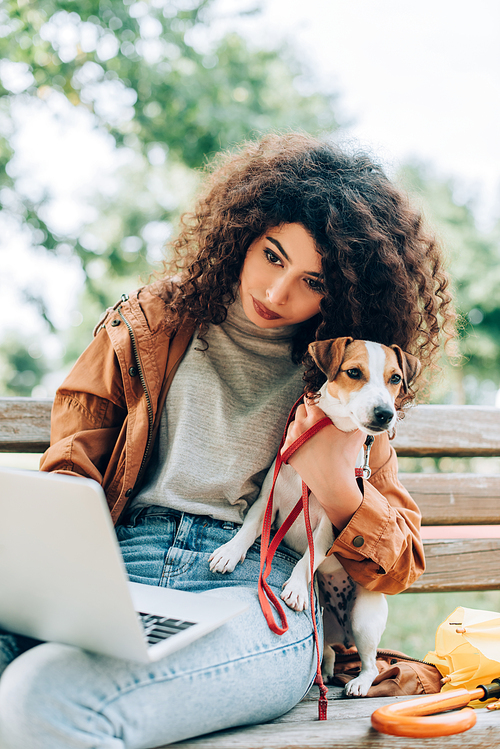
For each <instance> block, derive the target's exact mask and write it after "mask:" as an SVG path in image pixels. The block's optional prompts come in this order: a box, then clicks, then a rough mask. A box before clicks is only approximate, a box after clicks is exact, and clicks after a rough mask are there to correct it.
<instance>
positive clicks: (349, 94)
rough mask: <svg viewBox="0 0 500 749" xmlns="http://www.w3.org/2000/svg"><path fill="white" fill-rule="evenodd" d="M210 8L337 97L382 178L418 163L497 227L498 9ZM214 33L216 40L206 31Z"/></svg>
mask: <svg viewBox="0 0 500 749" xmlns="http://www.w3.org/2000/svg"><path fill="white" fill-rule="evenodd" d="M255 2H256V0H239V1H238V2H235V0H218V2H217V4H216V8H217V12H218V13H219V14H221V15H224V14H226V16H227V18H226V20H225V21H224V22H219V23H218V24H216V25H215V29H216V31H217V32H218V31H220V29H221V28H223V27H224V26H225V27H228V28H229V27H233V28H237V29H238V30H239V31H240V33H242V34H243V35H245V36H246V37H248V38H249V39H253V40H254V41H257V42H258V43H259V44H266V43H268V44H271V45H274V44H276V42H277V41H278V40H284V41H285V42H286V43H287V44H289V45H291V46H292V47H293V48H294V49H295V50H296V53H297V54H298V56H299V58H300V59H301V60H303V61H304V63H305V64H306V65H307V66H308V68H309V69H310V71H311V73H312V75H313V77H314V79H315V80H316V81H317V82H318V85H319V86H320V87H321V88H323V89H324V90H334V91H337V92H338V93H339V100H338V111H339V115H340V119H341V121H344V122H346V123H349V127H348V128H347V132H346V133H345V134H346V136H349V137H351V138H352V139H354V140H355V141H357V142H360V144H362V145H363V146H365V147H367V148H369V149H370V150H372V152H373V153H374V154H375V155H377V156H378V157H379V158H380V159H382V160H383V161H384V163H385V164H386V165H387V166H388V168H389V169H390V168H393V169H396V168H397V166H398V164H399V163H401V162H403V161H405V160H408V159H417V160H419V161H421V162H423V163H425V164H428V165H429V167H430V169H431V170H433V171H434V173H435V174H437V175H439V176H441V177H444V178H450V179H453V181H454V183H455V185H456V196H457V199H458V200H463V201H465V200H472V201H473V207H474V210H475V214H476V216H477V219H478V222H479V223H480V225H481V226H482V227H484V228H485V229H488V228H489V227H491V224H492V222H493V221H494V220H495V218H498V217H500V137H499V134H500V43H499V31H500V2H498V0H476V1H475V2H470V0H467V1H465V0H419V2H418V3H417V2H408V0H307V2H297V1H296V0H262V5H263V13H262V14H259V15H258V16H256V17H255V18H254V19H252V18H251V17H249V16H243V17H241V18H240V20H235V19H234V17H233V19H231V18H230V16H231V15H234V9H235V7H236V6H237V7H238V8H240V9H245V8H251V7H254V6H255ZM214 33H216V32H215V31H214Z"/></svg>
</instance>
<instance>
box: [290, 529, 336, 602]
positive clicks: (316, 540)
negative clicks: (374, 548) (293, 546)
mask: <svg viewBox="0 0 500 749" xmlns="http://www.w3.org/2000/svg"><path fill="white" fill-rule="evenodd" d="M332 543H333V536H332V524H331V523H330V521H329V520H328V518H327V517H326V515H324V516H323V517H322V519H321V521H320V522H319V524H318V525H317V527H316V528H315V530H314V531H313V544H314V570H313V571H314V572H316V570H317V569H318V567H319V566H320V564H321V563H322V562H324V561H325V559H326V552H327V551H328V549H329V548H330V547H331V545H332ZM335 562H337V560H335ZM337 564H339V563H338V562H337ZM310 584H311V556H310V553H309V546H308V547H307V549H306V551H305V553H304V556H303V557H302V559H299V561H298V562H297V564H296V565H295V567H294V568H293V571H292V574H291V575H290V577H289V579H288V580H287V581H286V583H285V584H284V585H283V592H282V593H281V598H282V600H283V601H284V602H285V603H286V605H287V606H289V607H290V608H291V609H294V610H295V611H303V610H304V609H307V604H308V601H309V598H310V593H309V589H310Z"/></svg>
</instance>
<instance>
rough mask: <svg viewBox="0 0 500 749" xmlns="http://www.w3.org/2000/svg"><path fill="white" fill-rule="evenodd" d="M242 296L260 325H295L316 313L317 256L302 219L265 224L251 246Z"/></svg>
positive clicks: (318, 288)
mask: <svg viewBox="0 0 500 749" xmlns="http://www.w3.org/2000/svg"><path fill="white" fill-rule="evenodd" d="M240 295H241V301H242V304H243V310H244V312H245V314H246V316H247V317H248V319H249V320H250V321H251V322H253V323H255V325H257V326H258V327H259V328H279V327H281V326H282V325H293V324H295V323H299V322H304V320H309V318H310V317H313V316H314V315H316V314H317V313H318V312H319V304H320V301H321V298H322V296H323V286H322V283H321V257H320V255H319V253H318V252H317V250H316V246H315V244H314V240H313V238H312V237H311V235H310V234H309V232H308V231H307V230H306V229H305V228H304V227H303V226H302V224H282V225H281V226H277V227H274V228H272V229H268V231H266V233H265V235H264V236H262V237H260V238H259V239H256V240H255V242H253V243H252V244H251V245H250V247H249V249H248V252H247V255H246V258H245V262H244V263H243V269H242V271H241V276H240Z"/></svg>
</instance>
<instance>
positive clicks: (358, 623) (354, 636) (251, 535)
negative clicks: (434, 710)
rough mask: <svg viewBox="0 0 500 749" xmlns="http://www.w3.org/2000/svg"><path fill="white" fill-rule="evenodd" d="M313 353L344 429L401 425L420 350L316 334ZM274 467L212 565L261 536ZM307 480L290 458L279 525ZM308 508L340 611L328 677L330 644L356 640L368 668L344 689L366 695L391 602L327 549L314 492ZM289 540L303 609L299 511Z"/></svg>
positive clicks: (328, 536) (221, 565) (230, 559)
mask: <svg viewBox="0 0 500 749" xmlns="http://www.w3.org/2000/svg"><path fill="white" fill-rule="evenodd" d="M309 353H310V354H311V356H312V357H313V358H314V360H315V362H316V364H317V365H318V367H319V368H320V369H321V370H322V371H323V372H324V373H325V374H326V376H327V382H326V383H325V384H324V385H323V387H322V388H321V390H320V393H319V400H318V401H317V405H318V406H319V408H321V409H322V410H323V411H324V412H325V414H326V415H327V416H329V417H330V418H331V419H332V421H333V423H334V424H335V425H336V426H337V427H338V428H339V429H341V430H342V431H345V432H348V431H352V430H354V429H360V430H361V431H363V432H365V433H366V434H371V435H373V436H376V435H377V434H380V433H381V432H384V431H387V432H390V431H391V430H393V429H394V426H395V423H396V420H397V412H396V407H395V402H396V400H397V398H398V396H400V394H401V395H402V394H403V392H406V391H407V389H408V385H409V383H410V382H411V380H412V379H413V378H414V377H415V376H416V374H417V373H418V371H419V369H420V364H419V362H418V360H417V359H416V358H415V357H413V356H411V355H409V354H406V353H404V352H403V351H402V350H401V349H400V348H399V346H390V347H388V346H383V345H382V344H379V343H373V342H371V341H360V340H353V339H352V338H336V339H332V340H328V341H317V342H315V343H312V344H311V345H310V346H309ZM363 459H364V451H363V450H362V451H361V452H360V454H359V456H358V460H357V463H356V465H357V466H362V464H363ZM273 473H274V463H273V465H272V466H271V468H270V470H269V472H268V474H267V476H266V478H265V480H264V483H263V485H262V490H261V492H260V495H259V497H258V499H257V500H256V501H255V502H254V504H253V505H252V506H251V507H250V509H249V510H248V513H247V515H246V517H245V520H244V522H243V525H242V526H241V528H240V529H239V531H238V533H236V535H235V536H234V537H233V538H232V539H231V541H229V542H228V543H227V544H224V545H223V546H221V547H220V548H218V549H216V550H215V551H214V552H213V554H212V555H211V557H210V569H211V570H212V572H222V573H224V572H232V571H233V570H234V568H235V567H236V565H237V564H238V562H240V561H243V560H244V558H245V556H246V553H247V551H248V549H249V548H250V546H251V545H252V544H253V543H254V541H255V540H256V539H257V538H258V537H259V535H260V533H261V530H262V521H263V517H264V512H265V508H266V504H267V499H268V496H269V492H270V489H271V486H272V481H273ZM301 486H302V482H301V478H300V476H299V475H298V474H297V473H296V471H295V470H294V469H293V468H292V467H291V466H290V465H283V466H282V467H281V470H280V473H279V476H278V479H277V481H276V486H275V490H274V510H275V525H276V527H279V526H280V525H281V524H282V523H283V521H284V520H285V518H286V517H287V515H288V514H289V513H290V511H291V510H292V508H293V507H294V505H295V504H296V502H297V500H298V498H299V497H300V494H301ZM309 513H310V521H311V528H312V530H313V538H314V565H315V570H316V569H319V571H320V572H321V573H323V574H324V575H326V576H327V577H326V579H327V580H328V585H327V591H326V598H327V603H326V607H327V609H328V610H329V612H330V614H333V615H334V616H330V617H328V625H327V626H325V645H324V653H323V665H322V671H323V678H325V680H328V679H329V678H331V677H333V669H334V664H335V651H334V650H333V648H332V647H331V646H332V645H333V644H336V643H341V644H343V645H344V646H346V647H348V646H350V645H352V644H353V642H354V644H355V645H356V647H357V649H358V652H359V655H360V658H361V664H362V667H361V672H360V674H359V676H357V677H356V678H355V679H353V680H352V681H350V682H349V683H348V684H347V685H346V687H345V692H346V694H348V695H353V696H364V695H366V693H367V692H368V689H369V688H370V686H371V684H372V682H373V679H374V678H375V676H376V675H377V673H378V670H377V667H376V663H375V658H376V652H377V646H378V644H379V642H380V638H381V637H382V634H383V632H384V629H385V625H386V621H387V602H386V599H385V596H384V595H383V594H381V593H376V592H373V591H368V590H366V589H365V588H363V587H361V586H360V585H358V584H357V583H355V582H354V581H353V580H352V579H351V578H349V577H348V575H347V573H346V572H345V571H344V568H343V567H342V565H341V563H340V562H339V561H338V559H337V558H336V557H335V556H334V555H330V556H326V554H327V552H328V550H329V549H330V548H331V547H332V545H333V541H334V537H333V529H332V524H331V522H330V521H329V520H328V517H327V515H326V513H325V511H324V510H323V508H322V507H321V505H320V503H319V502H318V500H317V499H316V497H315V496H314V495H313V494H311V495H310V502H309ZM284 540H285V543H286V544H287V545H288V546H289V547H291V548H292V549H294V550H295V551H297V552H298V553H299V554H303V556H302V558H301V559H300V560H299V562H297V564H296V566H295V568H294V569H293V571H292V574H291V576H290V578H289V580H287V582H286V583H285V584H284V586H283V592H282V594H281V598H282V599H283V601H285V603H286V604H287V605H288V606H289V607H290V608H292V609H294V610H296V611H302V610H303V609H305V608H306V607H307V602H308V599H309V585H310V561H309V548H308V543H307V537H306V532H305V525H304V523H303V521H302V522H301V519H300V516H299V519H298V520H297V521H296V522H295V523H294V524H293V525H292V527H291V528H290V530H289V531H288V533H287V534H286V536H285V539H284ZM325 624H326V622H325ZM337 625H338V626H337Z"/></svg>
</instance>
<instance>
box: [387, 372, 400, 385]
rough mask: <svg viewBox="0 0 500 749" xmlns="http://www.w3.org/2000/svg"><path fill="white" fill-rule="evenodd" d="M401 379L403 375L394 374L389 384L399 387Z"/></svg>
mask: <svg viewBox="0 0 500 749" xmlns="http://www.w3.org/2000/svg"><path fill="white" fill-rule="evenodd" d="M401 379H402V378H401V375H398V374H393V375H392V377H391V379H390V380H389V382H390V383H391V385H399V383H400V382H401Z"/></svg>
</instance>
